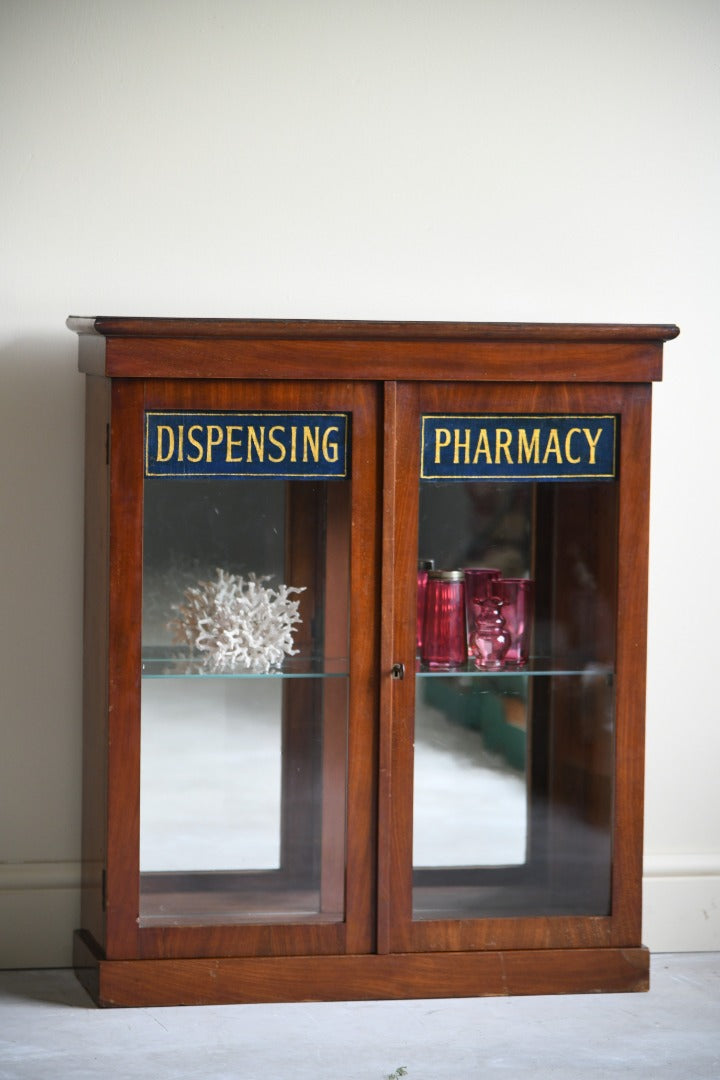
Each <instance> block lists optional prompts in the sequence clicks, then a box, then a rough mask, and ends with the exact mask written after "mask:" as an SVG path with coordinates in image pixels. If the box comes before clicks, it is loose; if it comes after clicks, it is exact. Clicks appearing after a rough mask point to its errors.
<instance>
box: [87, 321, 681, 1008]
mask: <svg viewBox="0 0 720 1080" xmlns="http://www.w3.org/2000/svg"><path fill="white" fill-rule="evenodd" d="M68 325H69V326H70V328H71V329H72V330H74V331H76V332H77V333H78V335H79V355H80V368H81V370H82V371H83V372H84V373H85V376H86V400H87V409H86V425H87V450H86V475H85V492H86V526H85V528H86V532H85V550H86V555H85V644H84V651H85V676H84V767H83V775H84V781H83V782H84V792H83V805H84V811H83V886H82V916H81V928H80V929H79V930H78V932H77V933H76V936H75V965H76V970H77V972H78V975H79V977H80V978H81V979H82V980H83V982H84V983H85V985H87V986H88V988H89V989H90V990H91V993H92V994H93V996H94V997H95V999H96V1000H97V1001H98V1002H99V1003H100V1004H102V1005H126V1006H134V1005H161V1004H168V1005H172V1004H183V1003H188V1004H198V1003H205V1002H208V1003H211V1002H212V1003H227V1002H260V1001H300V1000H330V999H357V998H401V997H439V996H471V995H492V994H528V993H561V992H568V993H577V992H583V991H598V990H608V991H610V990H616V991H618V990H620V991H622V990H641V989H645V988H646V987H647V984H648V953H647V950H646V949H645V948H644V947H643V946H642V943H641V926H640V915H641V879H642V823H643V766H644V707H645V639H646V613H647V553H648V498H649V470H650V408H651V385H652V382H653V380H657V379H659V378H660V377H661V368H662V350H663V344H664V342H665V341H667V340H669V339H671V338H673V337H674V336H675V335H676V334H677V332H678V331H677V328H676V327H674V326H646V325H622V326H614V325H572V324H555V325H544V324H522V325H520V324H518V325H511V324H469V323H462V324H461V323H377V322H376V323H372V322H321V321H292V322H286V321H279V320H210V319H208V320H190V319H144V318H104V317H103V318H71V319H69V320H68ZM428 565H429V566H431V567H432V568H433V569H432V570H431V572H430V574H429V577H426V568H427V566H428ZM419 568H425V569H419ZM478 568H485V569H487V568H491V569H494V570H495V571H496V573H495V575H491V577H494V578H495V579H497V578H500V579H501V581H502V582H506V583H507V582H509V583H512V582H513V581H521V582H525V583H526V585H524V586H523V588H524V589H525V588H529V589H530V590H531V591H530V597H531V603H530V604H529V606H528V610H527V611H526V613H525V617H524V620H523V625H522V626H520V622H519V616H518V612H517V610H515V608H514V607H513V604H512V603H510V602H509V601H508V600H507V596H505V594H503V595H504V596H505V602H504V603H500V602H499V601H500V592H499V590H500V585H499V584H497V582H496V584H497V588H496V587H495V584H492V583H491V585H489V586H488V587H487V590H486V593H484V594H483V595H482V596H481V595H480V593H476V592H474V591H473V589H474V586H473V587H472V588H471V585H470V583H471V581H475V580H476V578H477V577H478V575H477V574H475V575H473V574H471V573H470V572H469V571H471V570H475V571H477V569H478ZM441 571H444V572H445V573H442V572H441ZM447 571H455V573H453V574H448V573H447ZM457 571H461V573H457ZM480 577H482V575H480ZM447 581H452V582H454V583H455V584H457V587H458V589H459V590H460V592H461V593H462V594H464V600H463V601H462V603H463V604H464V606H463V608H462V614H460V613H459V609H458V596H457V595H456V598H455V601H454V604H455V606H454V607H453V606H452V605H449V604H447V603H446V602H445V600H442V604H444V605H445V606H442V607H437V611H438V612H439V614H438V616H437V619H438V622H437V625H436V624H435V623H433V625H432V627H431V625H430V616H429V609H430V603H431V601H430V599H429V597H430V595H431V594H432V596H433V598H434V599H433V604H435V603H436V602H437V603H438V604H439V603H440V601H439V600H438V597H442V595H444V593H443V585H444V583H446V582H447ZM527 583H530V584H529V585H527ZM503 587H504V588H505V587H507V588H511V587H512V584H510V585H507V586H503ZM285 588H289V589H290V590H291V591H290V592H285V591H284V590H285ZM223 590H225V591H224V592H223ZM293 590H294V591H293ZM220 594H222V596H221V597H220V599H218V597H219V596H220ZM271 603H272V604H275V605H276V606H275V607H272V608H271V607H270V606H268V605H270V604H271ZM278 604H279V607H278V606H277V605H278ZM293 604H294V605H295V608H294V610H295V617H294V619H292V620H291V623H292V625H291V626H290V623H288V619H289V618H290V615H289V613H290V612H291V611H292V610H293ZM423 604H424V606H423ZM238 605H239V606H238ZM263 605H265V606H263ZM503 609H504V610H503ZM233 612H234V614H233ZM238 612H240V614H239V615H238ZM263 612H264V614H263ZM269 612H271V614H268V613H269ZM283 618H284V620H285V621H284V622H283ZM433 618H434V616H433ZM460 618H461V619H462V641H461V648H462V650H463V654H462V656H460V657H455V658H454V659H453V658H450V659H449V660H447V659H446V660H443V654H442V647H443V645H444V643H445V644H446V635H447V634H448V633H450V630H449V629H448V628H452V629H453V633H454V632H455V629H456V628H457V626H458V625H459V624H458V622H457V620H458V619H460ZM233 619H234V620H235V621H234V622H233V621H232V620H233ZM263 619H264V620H265V621H264V622H263V621H262V620H263ZM193 620H194V621H193ZM253 620H255V621H253ZM258 620H259V621H258ZM465 620H467V621H465ZM488 620H489V621H488ZM261 624H262V625H261ZM488 626H489V627H490V629H488ZM188 627H190V629H188ZM258 627H260V629H258ZM493 627H494V629H493ZM438 628H439V629H438ZM191 631H192V632H191ZM430 633H432V634H433V635H436V636H437V635H439V636H438V637H437V640H438V641H439V645H440V652H441V655H440V659H439V660H438V658H437V656H434V655H433V657H431V656H430V652H429V646H428V642H427V635H429V634H430ZM283 634H284V635H285V637H284V641H285V645H284V646H283V648H282V649H281V650H280V654H279V659H278V654H277V652H275V653H272V649H273V648H276V647H277V648H279V646H278V641H280V639H281V638H282V635H283ZM423 634H425V635H426V639H425V641H423ZM183 635H184V636H183ZM253 635H254V636H253ZM288 635H289V636H288ZM444 635H445V636H444ZM521 640H522V642H523V647H524V650H525V652H524V654H522V655H518V652H517V650H516V651H515V653H513V651H512V645H513V643H515V644H519V642H520V641H521ZM484 649H485V650H486V651H485V652H483V650H484ZM487 650H489V651H487ZM271 653H272V655H271ZM511 657H514V658H513V659H511Z"/></svg>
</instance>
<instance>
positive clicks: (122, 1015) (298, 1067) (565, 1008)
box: [0, 953, 720, 1080]
mask: <svg viewBox="0 0 720 1080" xmlns="http://www.w3.org/2000/svg"><path fill="white" fill-rule="evenodd" d="M651 972H652V975H651V978H652V988H651V990H650V993H649V994H607V995H591V996H585V997H579V996H575V997H540V998H485V999H480V998H476V999H467V1000H442V1001H440V1000H432V1001H401V1002H361V1003H357V1002H356V1003H337V1004H301V1005H272V1006H271V1005H237V1006H234V1005H231V1006H227V1005H226V1006H218V1007H211V1006H204V1007H202V1008H196V1007H192V1008H179V1009H176V1008H171V1009H168V1008H166V1009H118V1010H100V1009H96V1008H95V1007H94V1006H93V1005H92V1004H91V1002H90V1000H89V998H88V997H87V995H86V994H85V992H84V990H83V989H82V988H81V987H80V985H79V984H78V983H77V982H76V981H75V978H74V976H73V975H72V973H71V972H69V971H5V972H0V1078H2V1080H10V1078H12V1080H44V1078H45V1077H48V1078H52V1080H65V1078H73V1080H85V1078H90V1077H92V1080H98V1078H100V1080H116V1078H118V1080H120V1078H121V1080H135V1078H148V1080H175V1078H177V1080H180V1078H182V1080H192V1078H196V1077H197V1078H202V1080H280V1078H286V1077H287V1078H292V1080H387V1078H388V1077H393V1080H396V1078H399V1077H400V1076H404V1077H405V1078H406V1080H472V1078H475V1077H478V1078H486V1077H488V1078H492V1077H498V1078H508V1080H510V1078H512V1080H516V1078H519V1077H531V1078H537V1080H542V1078H544V1077H548V1078H549V1077H552V1078H553V1080H588V1078H591V1080H592V1078H596V1077H597V1078H605V1077H615V1076H622V1077H623V1080H633V1078H636V1077H643V1078H647V1080H658V1078H663V1077H681V1078H684V1080H696V1078H703V1080H720V953H695V954H688V953H686V954H667V955H656V956H654V957H653V958H652V968H651ZM403 1070H405V1071H403Z"/></svg>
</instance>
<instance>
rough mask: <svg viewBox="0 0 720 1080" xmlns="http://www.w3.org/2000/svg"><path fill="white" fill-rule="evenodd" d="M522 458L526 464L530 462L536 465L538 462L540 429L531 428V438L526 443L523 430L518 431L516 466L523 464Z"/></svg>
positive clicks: (525, 433)
mask: <svg viewBox="0 0 720 1080" xmlns="http://www.w3.org/2000/svg"><path fill="white" fill-rule="evenodd" d="M523 458H524V459H525V462H526V463H527V464H530V462H531V461H532V462H533V463H534V464H535V465H537V464H538V463H539V461H540V428H533V433H532V437H531V438H530V441H529V442H528V437H527V431H526V430H525V428H519V429H518V465H522V464H523Z"/></svg>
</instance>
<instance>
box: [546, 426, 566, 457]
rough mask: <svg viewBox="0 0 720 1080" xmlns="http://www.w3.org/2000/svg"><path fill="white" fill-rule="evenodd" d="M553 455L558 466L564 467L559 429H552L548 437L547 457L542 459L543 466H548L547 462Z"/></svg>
mask: <svg viewBox="0 0 720 1080" xmlns="http://www.w3.org/2000/svg"><path fill="white" fill-rule="evenodd" d="M551 454H554V455H555V460H556V461H557V463H558V465H562V453H561V451H560V440H559V438H558V430H557V428H551V429H550V434H549V436H548V441H547V446H546V447H545V455H544V457H543V459H542V463H543V465H547V460H548V458H549V457H550V455H551Z"/></svg>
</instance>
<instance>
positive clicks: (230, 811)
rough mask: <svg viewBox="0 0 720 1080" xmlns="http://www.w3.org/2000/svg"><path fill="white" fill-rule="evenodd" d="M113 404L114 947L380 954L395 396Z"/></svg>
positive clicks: (169, 395) (135, 397)
mask: <svg viewBox="0 0 720 1080" xmlns="http://www.w3.org/2000/svg"><path fill="white" fill-rule="evenodd" d="M114 395H115V396H114V402H113V432H112V435H113V438H112V455H111V461H112V466H111V467H112V473H113V491H114V499H113V504H112V505H113V509H112V514H113V521H112V523H111V536H112V538H113V540H112V546H111V605H112V610H111V625H112V627H113V635H114V640H113V645H112V651H111V678H110V686H111V701H110V726H111V734H110V774H109V789H110V801H109V823H108V827H109V835H110V837H111V841H110V844H109V859H108V884H107V890H108V933H107V938H108V955H109V956H111V957H120V956H137V955H139V956H145V957H170V956H178V955H186V956H222V955H256V956H262V955H268V956H270V955H276V954H280V955H288V954H298V953H342V952H344V951H352V952H363V951H368V950H369V949H370V948H371V945H372V940H373V927H372V924H371V912H372V904H373V891H374V887H375V881H374V877H373V876H372V873H371V872H370V870H371V867H372V865H373V847H372V845H373V842H374V841H373V835H372V828H371V822H372V814H373V811H372V808H373V805H374V801H375V787H374V784H375V781H374V778H373V773H372V768H371V762H372V761H373V759H374V753H375V750H374V748H375V740H376V736H375V721H374V718H375V717H376V715H377V708H376V702H375V699H374V694H373V690H372V686H373V681H372V680H373V672H374V670H375V665H376V658H377V640H378V632H377V625H378V619H377V614H376V607H375V604H374V597H375V594H376V583H375V578H376V574H377V569H376V568H377V557H376V545H377V512H376V498H375V496H374V492H375V491H376V490H377V482H378V480H377V475H376V473H377V467H378V456H377V448H376V442H377V435H376V431H377V417H376V401H375V390H374V388H372V387H368V386H363V385H357V384H356V385H353V384H334V383H325V384H314V383H286V384H280V385H277V384H275V385H271V384H269V383H267V382H265V383H260V382H258V383H253V382H249V383H248V382H245V383H237V382H232V383H231V382H227V383H225V382H209V383H208V382H198V381H188V382H182V381H173V382H167V383H166V382H163V381H148V382H141V381H136V382H125V383H118V384H116V386H115V388H114ZM288 589H289V590H290V591H287V590H288ZM351 598H352V602H351ZM138 612H142V618H141V619H140V618H139V617H138V615H137V614H136V613H138Z"/></svg>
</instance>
